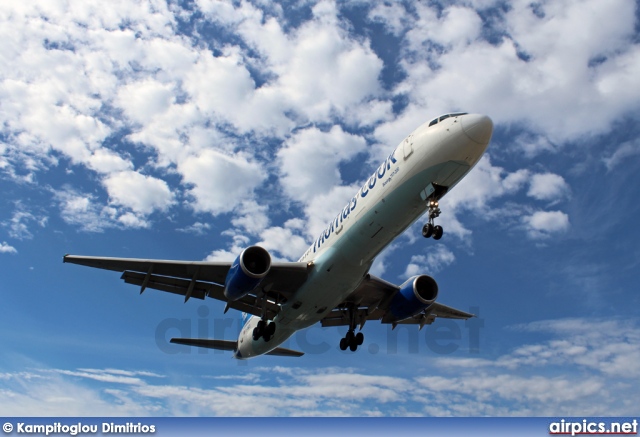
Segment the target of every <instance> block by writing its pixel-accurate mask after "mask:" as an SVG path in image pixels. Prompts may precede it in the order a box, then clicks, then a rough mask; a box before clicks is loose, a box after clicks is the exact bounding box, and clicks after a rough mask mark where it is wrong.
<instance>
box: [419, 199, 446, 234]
mask: <svg viewBox="0 0 640 437" xmlns="http://www.w3.org/2000/svg"><path fill="white" fill-rule="evenodd" d="M428 205H429V222H428V223H426V224H425V225H424V226H423V227H422V236H423V237H424V238H430V237H433V239H434V240H439V239H441V238H442V234H444V229H442V226H440V225H435V224H434V223H433V222H434V220H435V219H436V217H439V216H440V212H441V211H440V207H439V206H438V201H437V200H435V199H429V203H428Z"/></svg>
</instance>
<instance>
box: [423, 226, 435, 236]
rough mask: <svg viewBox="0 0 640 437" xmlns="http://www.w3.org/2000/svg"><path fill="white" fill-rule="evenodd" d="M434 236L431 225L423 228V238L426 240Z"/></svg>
mask: <svg viewBox="0 0 640 437" xmlns="http://www.w3.org/2000/svg"><path fill="white" fill-rule="evenodd" d="M431 235H433V225H432V224H431V223H427V224H425V225H424V226H423V227H422V236H423V237H424V238H429V237H431Z"/></svg>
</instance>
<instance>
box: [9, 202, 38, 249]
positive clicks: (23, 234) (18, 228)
mask: <svg viewBox="0 0 640 437" xmlns="http://www.w3.org/2000/svg"><path fill="white" fill-rule="evenodd" d="M30 223H35V224H38V225H39V226H40V227H44V226H46V224H47V217H44V216H36V215H34V214H32V213H31V212H29V211H26V210H25V209H24V207H23V206H22V205H21V204H20V203H18V204H17V207H16V210H15V211H14V212H13V215H12V216H11V220H9V221H7V222H3V223H2V225H3V226H6V227H8V228H9V236H11V237H12V238H17V239H19V240H25V239H31V238H33V233H32V232H31V230H30V229H29V224H30Z"/></svg>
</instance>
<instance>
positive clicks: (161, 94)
mask: <svg viewBox="0 0 640 437" xmlns="http://www.w3.org/2000/svg"><path fill="white" fill-rule="evenodd" d="M173 100H174V91H173V90H172V89H171V87H170V86H169V85H165V84H162V83H160V82H157V81H155V80H150V79H145V80H142V81H140V82H134V83H130V84H127V85H125V86H123V87H121V88H120V89H119V90H118V97H117V101H118V104H119V106H120V107H121V108H123V109H124V113H125V115H127V116H128V117H129V118H130V119H131V120H132V121H134V122H135V123H147V122H149V121H151V120H152V119H153V117H154V116H156V115H157V114H162V113H163V112H165V111H166V110H167V109H168V108H169V106H170V105H171V104H172V103H173Z"/></svg>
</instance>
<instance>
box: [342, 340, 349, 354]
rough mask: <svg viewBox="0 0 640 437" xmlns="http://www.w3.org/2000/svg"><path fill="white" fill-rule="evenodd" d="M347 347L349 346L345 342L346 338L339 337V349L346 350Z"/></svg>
mask: <svg viewBox="0 0 640 437" xmlns="http://www.w3.org/2000/svg"><path fill="white" fill-rule="evenodd" d="M347 347H349V343H347V339H346V338H341V339H340V350H341V351H346V350H347Z"/></svg>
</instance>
